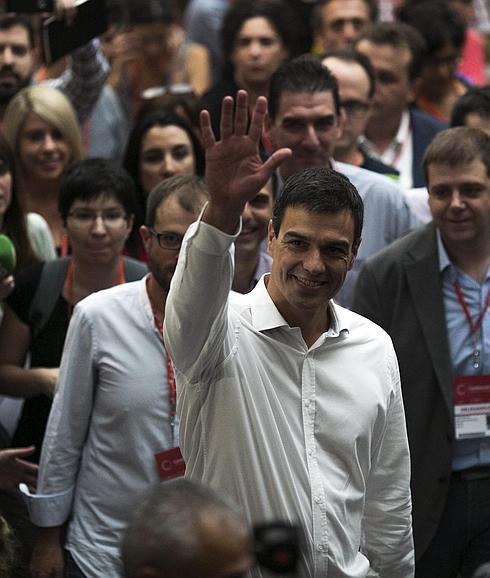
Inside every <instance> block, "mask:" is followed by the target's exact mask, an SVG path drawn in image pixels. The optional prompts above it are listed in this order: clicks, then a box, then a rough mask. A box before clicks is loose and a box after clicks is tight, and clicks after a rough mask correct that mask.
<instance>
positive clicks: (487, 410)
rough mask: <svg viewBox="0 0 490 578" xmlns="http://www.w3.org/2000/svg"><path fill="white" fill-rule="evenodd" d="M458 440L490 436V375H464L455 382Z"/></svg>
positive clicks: (455, 420) (455, 416) (455, 415)
mask: <svg viewBox="0 0 490 578" xmlns="http://www.w3.org/2000/svg"><path fill="white" fill-rule="evenodd" d="M454 422H455V427H456V439H470V438H483V437H488V436H490V375H462V376H458V377H456V378H455V380H454Z"/></svg>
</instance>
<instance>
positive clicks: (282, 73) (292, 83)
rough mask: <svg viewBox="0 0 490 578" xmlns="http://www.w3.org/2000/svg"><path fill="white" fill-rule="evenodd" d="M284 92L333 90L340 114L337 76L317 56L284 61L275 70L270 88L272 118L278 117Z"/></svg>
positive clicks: (337, 111)
mask: <svg viewBox="0 0 490 578" xmlns="http://www.w3.org/2000/svg"><path fill="white" fill-rule="evenodd" d="M284 92H291V93H293V94H297V93H299V92H307V93H314V92H331V93H332V97H333V102H334V106H335V112H336V114H337V115H339V114H340V99H339V85H338V83H337V79H336V78H335V76H334V75H333V74H332V73H331V72H330V70H328V69H327V68H325V66H322V64H321V62H320V61H319V60H318V58H317V57H314V56H299V57H298V58H295V59H293V60H289V61H288V62H283V64H281V66H280V67H279V68H278V69H277V70H276V72H274V74H273V75H272V78H271V84H270V88H269V104H268V113H269V116H270V118H271V119H272V120H274V119H275V118H276V115H277V112H278V110H279V102H280V100H281V95H282V94H283V93H284Z"/></svg>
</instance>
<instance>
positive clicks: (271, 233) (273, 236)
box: [267, 219, 276, 257]
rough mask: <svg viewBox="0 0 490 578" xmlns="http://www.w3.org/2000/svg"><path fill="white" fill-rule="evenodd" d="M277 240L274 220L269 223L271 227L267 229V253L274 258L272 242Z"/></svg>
mask: <svg viewBox="0 0 490 578" xmlns="http://www.w3.org/2000/svg"><path fill="white" fill-rule="evenodd" d="M275 239H276V234H275V232H274V227H273V226H272V219H271V220H270V221H269V227H268V229H267V252H268V253H269V255H270V256H271V257H272V256H273V254H272V253H273V248H272V242H273V241H274V240H275Z"/></svg>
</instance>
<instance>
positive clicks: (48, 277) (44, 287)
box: [28, 257, 71, 339]
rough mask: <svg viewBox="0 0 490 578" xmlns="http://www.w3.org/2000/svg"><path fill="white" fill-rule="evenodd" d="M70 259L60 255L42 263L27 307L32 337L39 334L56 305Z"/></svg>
mask: <svg viewBox="0 0 490 578" xmlns="http://www.w3.org/2000/svg"><path fill="white" fill-rule="evenodd" d="M70 259H71V257H61V258H60V259H54V260H53V261H46V262H45V263H44V265H43V270H42V272H41V278H40V279H39V285H38V286H37V289H36V293H35V294H34V298H33V300H32V302H31V306H30V307H29V315H28V320H29V325H30V327H31V335H32V338H33V339H34V338H35V337H37V336H38V335H39V333H40V332H41V330H42V329H43V327H44V326H45V325H46V322H47V321H48V319H49V318H50V317H51V314H52V313H53V310H54V308H55V307H56V303H57V302H58V299H59V297H60V295H61V292H62V291H63V284H64V283H65V279H66V271H67V269H68V263H69V262H70Z"/></svg>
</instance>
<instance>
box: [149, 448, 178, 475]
mask: <svg viewBox="0 0 490 578" xmlns="http://www.w3.org/2000/svg"><path fill="white" fill-rule="evenodd" d="M155 461H156V464H157V470H158V476H159V477H160V480H161V481H162V482H165V481H166V480H171V479H173V478H180V477H181V476H183V475H184V474H185V462H184V458H183V457H182V454H181V452H180V448H172V449H171V450H165V451H164V452H158V453H157V454H155Z"/></svg>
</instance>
